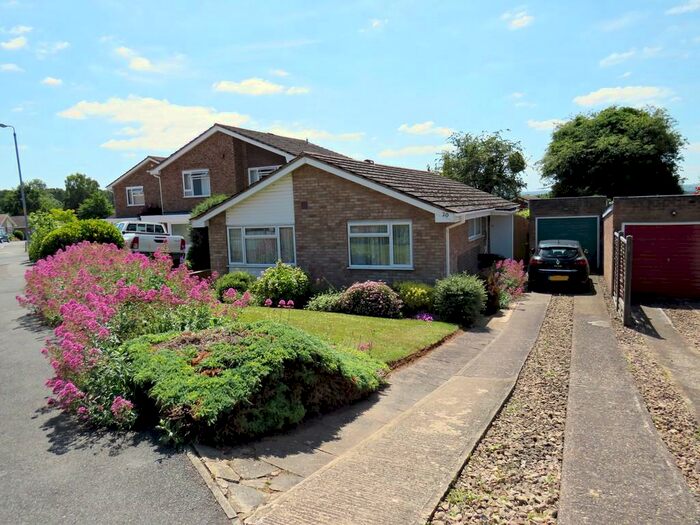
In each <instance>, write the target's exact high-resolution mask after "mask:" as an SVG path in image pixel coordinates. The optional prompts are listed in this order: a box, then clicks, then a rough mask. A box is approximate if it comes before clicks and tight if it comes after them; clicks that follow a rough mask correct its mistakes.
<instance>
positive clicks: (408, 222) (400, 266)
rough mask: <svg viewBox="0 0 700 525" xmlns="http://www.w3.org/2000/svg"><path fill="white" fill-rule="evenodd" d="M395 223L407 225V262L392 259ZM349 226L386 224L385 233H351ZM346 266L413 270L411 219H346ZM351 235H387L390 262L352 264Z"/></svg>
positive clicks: (359, 268)
mask: <svg viewBox="0 0 700 525" xmlns="http://www.w3.org/2000/svg"><path fill="white" fill-rule="evenodd" d="M396 225H404V226H406V225H407V226H408V254H409V262H408V264H393V261H394V228H393V226H396ZM351 226H386V227H387V233H386V234H381V233H351V231H350V227H351ZM347 231H348V268H349V269H350V270H413V222H412V221H411V220H408V219H406V220H403V219H397V220H378V221H373V220H366V221H348V230H347ZM352 237H355V238H357V237H388V238H389V260H390V261H391V263H390V264H381V265H380V264H377V265H374V264H352V254H351V253H350V239H351V238H352Z"/></svg>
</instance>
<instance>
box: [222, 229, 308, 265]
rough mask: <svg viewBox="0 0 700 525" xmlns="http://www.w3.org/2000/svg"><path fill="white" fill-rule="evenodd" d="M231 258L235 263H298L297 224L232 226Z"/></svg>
mask: <svg viewBox="0 0 700 525" xmlns="http://www.w3.org/2000/svg"><path fill="white" fill-rule="evenodd" d="M228 261H229V264H230V265H231V266H235V265H250V266H273V265H274V264H275V263H277V261H282V262H284V263H288V264H295V262H296V257H295V248H294V227H293V226H229V227H228Z"/></svg>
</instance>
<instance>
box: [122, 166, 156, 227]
mask: <svg viewBox="0 0 700 525" xmlns="http://www.w3.org/2000/svg"><path fill="white" fill-rule="evenodd" d="M155 165H156V163H155V162H153V161H150V162H148V163H146V164H145V165H144V166H143V167H141V168H140V169H138V170H137V171H135V172H134V173H132V174H131V175H129V176H128V177H127V178H126V179H124V180H121V181H119V182H118V183H116V184H115V185H114V186H112V193H113V194H114V211H115V216H117V217H136V216H138V215H140V214H141V212H142V211H143V210H144V209H145V208H148V207H152V208H160V191H159V188H158V179H156V178H155V177H154V176H153V175H151V174H150V173H148V170H150V169H153V168H154V167H155ZM129 186H143V193H144V198H145V203H146V205H145V206H127V205H126V188H127V187H129Z"/></svg>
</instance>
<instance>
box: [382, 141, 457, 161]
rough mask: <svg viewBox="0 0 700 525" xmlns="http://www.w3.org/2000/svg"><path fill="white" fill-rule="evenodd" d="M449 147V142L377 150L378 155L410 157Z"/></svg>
mask: <svg viewBox="0 0 700 525" xmlns="http://www.w3.org/2000/svg"><path fill="white" fill-rule="evenodd" d="M448 149H450V145H449V144H440V145H437V146H435V145H428V146H406V147H403V148H398V149H385V150H382V151H380V152H379V156H380V157H385V158H388V157H411V156H416V155H434V154H436V153H440V152H442V151H446V150H448Z"/></svg>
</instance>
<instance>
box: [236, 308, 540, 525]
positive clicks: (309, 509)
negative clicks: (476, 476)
mask: <svg viewBox="0 0 700 525" xmlns="http://www.w3.org/2000/svg"><path fill="white" fill-rule="evenodd" d="M548 302H549V297H548V296H543V295H539V294H532V295H531V296H530V297H529V298H528V300H527V301H526V302H525V303H524V304H522V305H520V306H519V308H518V309H517V310H516V311H515V312H514V313H513V315H512V318H511V319H510V321H509V323H507V324H506V325H505V327H504V328H503V329H502V330H501V331H500V332H499V333H498V334H497V336H496V337H495V339H493V341H492V342H491V343H490V344H489V345H488V346H486V348H485V349H483V350H482V351H481V352H479V353H476V354H471V355H472V357H473V359H471V360H469V361H468V362H466V363H465V365H464V366H462V368H461V369H460V368H459V367H458V366H455V363H454V362H451V360H450V359H449V357H448V356H447V355H443V356H442V357H443V358H444V362H443V365H442V371H441V375H440V376H435V375H434V370H432V368H433V366H434V365H435V363H432V364H431V363H430V361H425V362H424V363H421V362H419V363H417V364H416V365H414V366H412V367H410V368H408V369H407V370H406V372H405V374H406V375H408V374H413V376H414V377H413V378H412V379H408V378H406V379H405V380H406V381H410V384H411V385H412V386H411V388H413V389H418V388H420V385H421V384H428V382H438V383H440V384H441V386H439V387H434V386H432V387H425V388H426V390H429V392H428V393H427V395H425V397H423V398H422V399H420V401H418V402H417V403H415V404H413V403H412V406H410V408H408V409H407V410H405V411H403V412H402V413H400V414H399V415H398V416H397V417H395V418H394V419H392V420H390V422H389V423H387V424H386V425H385V426H383V427H382V428H380V429H379V430H377V431H376V432H374V433H373V434H371V435H370V436H369V437H368V438H367V439H365V440H364V441H362V442H360V443H359V444H358V445H357V446H355V447H354V448H352V449H350V450H348V451H347V452H346V453H345V454H343V455H341V456H339V457H337V458H335V459H332V460H331V461H330V462H329V463H328V464H326V465H325V466H324V467H322V468H321V469H319V470H318V471H316V472H315V473H313V474H311V475H309V476H308V477H307V478H306V479H305V480H303V481H302V482H301V483H299V484H298V485H296V486H295V487H294V488H292V489H291V490H289V491H288V492H286V493H285V494H283V495H282V496H279V497H278V498H277V499H275V500H274V501H273V502H272V503H270V504H269V505H267V506H265V507H261V508H260V509H259V510H258V511H257V512H256V513H255V514H254V515H253V516H252V517H251V518H249V519H248V520H247V521H246V523H253V524H257V525H263V524H265V525H268V524H280V525H282V524H284V525H297V524H315V525H323V524H333V525H343V524H348V525H349V524H352V525H360V524H378V523H381V524H383V525H391V524H397V525H399V524H400V525H406V524H424V523H425V521H426V519H427V518H429V516H430V515H431V513H432V512H433V510H434V508H435V506H436V505H437V504H438V502H439V501H440V499H441V498H442V496H443V495H444V493H445V491H446V490H447V489H448V487H449V485H450V483H451V482H452V481H453V480H454V478H455V476H456V475H457V473H458V472H459V470H460V468H461V467H462V465H463V464H464V462H465V461H466V459H467V457H468V455H469V454H470V453H471V451H472V450H473V448H474V446H475V445H476V443H477V441H478V440H479V439H480V438H481V436H482V435H483V433H484V432H485V431H486V429H487V428H488V425H489V424H490V422H491V420H492V419H493V417H494V416H495V414H496V413H497V412H498V410H499V409H500V407H501V405H502V404H503V402H504V401H505V399H506V398H507V396H508V395H509V394H510V392H511V390H512V388H513V386H514V385H515V381H516V379H517V376H518V374H519V372H520V369H521V368H522V365H523V363H524V362H525V359H526V357H527V355H528V353H529V351H530V348H531V347H532V345H533V344H534V342H535V340H536V338H537V334H538V332H539V328H540V325H541V323H542V321H543V319H544V314H545V311H546V307H547V304H548ZM468 336H469V334H466V336H465V337H464V338H463V339H461V340H460V339H458V340H455V341H453V343H452V345H450V346H449V348H448V351H449V352H452V353H453V354H459V353H460V352H463V351H466V352H467V353H468V352H469V348H468V347H467V346H466V345H467V344H468V341H469V337H468ZM436 355H439V354H436ZM395 384H396V382H395Z"/></svg>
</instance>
